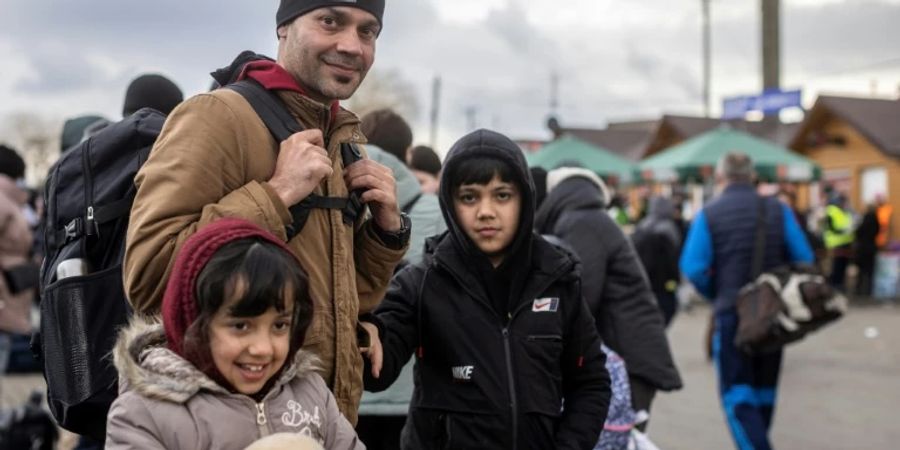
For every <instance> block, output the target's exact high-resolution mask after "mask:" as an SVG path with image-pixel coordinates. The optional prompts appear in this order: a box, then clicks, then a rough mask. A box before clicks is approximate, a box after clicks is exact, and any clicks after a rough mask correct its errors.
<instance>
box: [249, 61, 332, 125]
mask: <svg viewBox="0 0 900 450" xmlns="http://www.w3.org/2000/svg"><path fill="white" fill-rule="evenodd" d="M245 78H252V79H254V80H256V81H257V82H258V83H259V84H261V85H262V86H263V87H264V88H266V89H269V90H272V91H278V90H282V91H294V92H297V93H299V94H302V95H304V96H306V97H309V94H307V93H306V91H305V90H303V88H301V87H300V85H299V84H298V83H297V80H295V79H294V77H293V76H292V75H291V74H290V73H288V71H287V70H284V67H281V66H279V65H278V64H277V63H276V62H275V61H268V60H261V61H252V62H249V63H247V65H245V66H244V68H243V69H242V70H241V74H240V75H239V76H238V81H240V80H243V79H245ZM340 109H341V105H340V103H339V102H338V101H336V100H335V101H333V102H331V105H330V110H331V122H334V119H335V117H337V113H338V111H340Z"/></svg>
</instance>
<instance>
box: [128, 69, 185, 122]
mask: <svg viewBox="0 0 900 450" xmlns="http://www.w3.org/2000/svg"><path fill="white" fill-rule="evenodd" d="M182 100H184V95H183V94H182V93H181V89H178V86H176V85H175V83H173V82H172V81H171V80H169V79H168V78H166V77H164V76H162V75H156V74H149V75H141V76H139V77H137V78H135V79H134V80H132V82H131V84H129V85H128V90H127V91H126V92H125V105H124V106H123V107H122V115H123V116H124V117H128V116H130V115H132V114H134V113H135V112H136V111H137V110H139V109H141V108H145V107H150V108H153V109H155V110H157V111H159V112H161V113H163V114H165V115H169V113H170V112H172V110H173V109H175V107H176V106H178V104H179V103H181V101H182Z"/></svg>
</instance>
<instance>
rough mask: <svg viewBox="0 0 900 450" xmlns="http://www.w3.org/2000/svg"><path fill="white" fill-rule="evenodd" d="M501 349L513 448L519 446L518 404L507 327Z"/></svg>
mask: <svg viewBox="0 0 900 450" xmlns="http://www.w3.org/2000/svg"><path fill="white" fill-rule="evenodd" d="M503 350H504V353H505V354H506V376H507V378H509V407H510V409H511V410H512V448H513V450H515V449H516V448H518V447H519V404H518V402H517V401H516V381H515V377H514V376H513V370H512V351H511V350H510V347H509V328H503Z"/></svg>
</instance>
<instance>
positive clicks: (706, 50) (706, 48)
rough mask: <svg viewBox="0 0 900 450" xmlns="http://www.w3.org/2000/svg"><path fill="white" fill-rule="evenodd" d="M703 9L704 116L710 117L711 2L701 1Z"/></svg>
mask: <svg viewBox="0 0 900 450" xmlns="http://www.w3.org/2000/svg"><path fill="white" fill-rule="evenodd" d="M700 2H701V3H702V9H703V115H704V116H705V117H707V118H708V117H709V114H710V107H709V100H710V85H711V81H712V72H711V70H710V58H711V51H710V49H711V44H710V36H711V33H710V21H709V0H700Z"/></svg>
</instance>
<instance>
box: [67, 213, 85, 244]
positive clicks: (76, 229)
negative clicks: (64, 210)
mask: <svg viewBox="0 0 900 450" xmlns="http://www.w3.org/2000/svg"><path fill="white" fill-rule="evenodd" d="M65 231H66V241H68V240H70V239H77V238H78V237H80V236H81V235H82V234H84V227H83V226H82V224H81V218H80V217H76V218H74V219H72V221H71V222H69V223H68V224H66V226H65Z"/></svg>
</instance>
